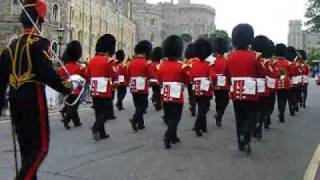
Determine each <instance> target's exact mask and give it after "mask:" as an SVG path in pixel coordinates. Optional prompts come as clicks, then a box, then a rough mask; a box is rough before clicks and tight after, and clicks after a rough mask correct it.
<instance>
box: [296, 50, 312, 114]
mask: <svg viewBox="0 0 320 180" xmlns="http://www.w3.org/2000/svg"><path fill="white" fill-rule="evenodd" d="M298 53H299V56H300V59H301V60H302V62H301V68H302V87H301V94H302V95H301V96H302V98H301V102H300V106H302V107H303V108H306V107H307V106H306V102H307V97H308V85H309V74H310V69H311V68H310V66H309V65H308V64H307V63H306V61H307V53H306V52H305V51H304V50H299V51H298Z"/></svg>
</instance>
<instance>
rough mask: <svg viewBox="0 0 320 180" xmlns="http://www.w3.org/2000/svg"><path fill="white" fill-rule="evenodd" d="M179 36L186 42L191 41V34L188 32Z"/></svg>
mask: <svg viewBox="0 0 320 180" xmlns="http://www.w3.org/2000/svg"><path fill="white" fill-rule="evenodd" d="M180 37H181V39H182V40H183V41H184V42H186V43H191V42H192V36H191V35H190V34H188V33H184V34H181V35H180Z"/></svg>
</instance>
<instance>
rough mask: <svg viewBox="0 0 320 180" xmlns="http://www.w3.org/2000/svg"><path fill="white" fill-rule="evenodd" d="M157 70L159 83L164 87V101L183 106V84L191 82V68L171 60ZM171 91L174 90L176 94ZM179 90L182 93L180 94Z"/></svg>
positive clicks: (160, 65) (162, 94)
mask: <svg viewBox="0 0 320 180" xmlns="http://www.w3.org/2000/svg"><path fill="white" fill-rule="evenodd" d="M157 69H158V74H157V76H158V81H159V82H160V83H161V84H162V86H163V87H162V92H161V97H162V101H163V102H169V103H177V104H183V103H184V97H183V90H184V87H183V84H189V83H190V81H191V76H190V72H189V70H190V69H189V67H188V66H187V65H186V64H183V63H181V62H178V61H175V60H170V59H169V60H166V61H164V62H162V63H161V64H159V65H158V68H157ZM179 87H180V88H181V89H179ZM177 89H178V90H177ZM170 90H172V91H173V90H174V92H170ZM179 90H180V93H179V94H178V92H179Z"/></svg>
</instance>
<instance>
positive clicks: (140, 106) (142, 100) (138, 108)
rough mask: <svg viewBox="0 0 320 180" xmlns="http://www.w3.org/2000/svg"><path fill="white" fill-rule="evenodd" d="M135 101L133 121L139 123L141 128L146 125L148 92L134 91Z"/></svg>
mask: <svg viewBox="0 0 320 180" xmlns="http://www.w3.org/2000/svg"><path fill="white" fill-rule="evenodd" d="M132 97H133V103H134V107H135V113H134V115H133V117H132V122H133V123H135V124H137V125H138V127H139V128H143V127H144V119H143V115H144V111H145V110H146V107H147V104H148V94H138V93H133V94H132Z"/></svg>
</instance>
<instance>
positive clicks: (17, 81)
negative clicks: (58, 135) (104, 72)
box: [0, 0, 71, 180]
mask: <svg viewBox="0 0 320 180" xmlns="http://www.w3.org/2000/svg"><path fill="white" fill-rule="evenodd" d="M23 6H24V7H23V8H25V10H26V12H25V11H22V13H21V16H20V22H21V23H22V25H23V32H22V34H20V35H19V36H18V37H17V38H16V39H14V40H13V41H12V42H11V43H10V44H9V46H8V47H7V48H6V49H5V50H4V51H3V52H2V54H1V56H0V69H1V70H0V103H1V104H0V111H1V110H2V108H3V104H2V102H3V98H4V94H5V92H6V89H7V85H10V92H9V97H10V98H9V99H10V111H11V120H12V124H13V125H14V126H13V127H15V128H13V129H14V130H15V133H16V135H17V137H18V143H19V146H20V153H21V161H22V163H21V165H22V166H21V169H20V170H19V172H18V174H17V177H16V179H17V180H21V179H23V180H36V179H37V171H38V168H39V167H40V165H41V164H42V162H43V161H44V159H45V157H46V156H47V153H48V150H49V139H50V138H49V122H48V108H47V102H46V94H45V84H47V85H48V86H50V87H52V88H53V89H55V90H56V91H58V92H61V93H63V94H69V93H70V92H71V84H70V83H63V81H62V79H61V78H60V76H59V75H58V74H57V73H56V71H55V70H54V69H53V67H52V65H51V62H50V58H51V56H50V54H51V53H50V51H49V49H50V41H49V40H48V39H46V38H43V37H41V36H40V33H41V32H39V31H38V30H40V31H41V28H42V24H43V22H44V19H45V16H46V11H44V10H45V9H46V7H47V5H46V4H45V3H44V2H43V1H36V0H25V1H24V3H23ZM33 22H35V25H36V26H37V27H35V26H34V24H33Z"/></svg>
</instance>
